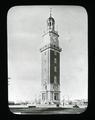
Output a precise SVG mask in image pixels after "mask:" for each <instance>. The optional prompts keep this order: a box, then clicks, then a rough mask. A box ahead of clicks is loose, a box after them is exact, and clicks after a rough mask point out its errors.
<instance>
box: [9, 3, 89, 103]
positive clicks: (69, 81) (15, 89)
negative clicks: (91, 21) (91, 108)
mask: <svg viewBox="0 0 95 120" xmlns="http://www.w3.org/2000/svg"><path fill="white" fill-rule="evenodd" d="M50 8H52V16H53V18H54V19H55V29H57V30H58V33H59V45H60V47H61V48H62V52H61V53H60V83H61V84H60V90H61V99H62V98H63V97H64V98H69V99H87V98H88V38H87V37H88V36H87V34H88V24H87V22H88V19H87V12H86V10H85V8H83V7H81V6H34V5H33V6H14V7H12V8H10V9H9V11H8V13H7V38H8V44H7V46H8V77H10V78H11V79H9V85H8V99H9V101H26V100H29V101H31V100H33V99H34V98H35V97H37V96H39V94H40V91H41V53H40V47H41V43H42V35H43V33H44V31H46V29H47V23H46V21H47V19H48V18H49V15H50ZM56 26H58V27H56Z"/></svg>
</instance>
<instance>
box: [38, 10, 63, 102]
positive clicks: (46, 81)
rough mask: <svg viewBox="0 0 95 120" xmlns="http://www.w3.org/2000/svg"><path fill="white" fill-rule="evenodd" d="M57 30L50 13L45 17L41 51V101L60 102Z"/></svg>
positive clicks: (59, 49)
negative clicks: (45, 24)
mask: <svg viewBox="0 0 95 120" xmlns="http://www.w3.org/2000/svg"><path fill="white" fill-rule="evenodd" d="M58 37H59V35H58V31H56V30H55V20H54V18H53V17H52V15H51V11H50V17H49V18H48V19H47V32H45V33H44V34H43V39H42V40H43V41H42V47H41V49H40V52H41V68H42V72H41V86H42V91H41V103H42V104H59V103H60V52H61V50H62V49H61V48H60V47H59V40H58Z"/></svg>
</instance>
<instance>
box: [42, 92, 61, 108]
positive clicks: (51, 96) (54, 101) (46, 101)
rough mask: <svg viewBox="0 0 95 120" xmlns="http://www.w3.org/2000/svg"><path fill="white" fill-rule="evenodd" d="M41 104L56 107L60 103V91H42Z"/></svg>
mask: <svg viewBox="0 0 95 120" xmlns="http://www.w3.org/2000/svg"><path fill="white" fill-rule="evenodd" d="M41 94H42V99H41V105H42V106H47V107H57V106H59V105H60V91H42V92H41Z"/></svg>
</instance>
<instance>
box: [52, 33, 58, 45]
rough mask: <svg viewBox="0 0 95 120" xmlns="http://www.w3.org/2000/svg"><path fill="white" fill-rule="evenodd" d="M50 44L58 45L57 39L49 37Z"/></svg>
mask: <svg viewBox="0 0 95 120" xmlns="http://www.w3.org/2000/svg"><path fill="white" fill-rule="evenodd" d="M51 43H52V44H53V45H56V46H57V45H58V39H57V36H55V35H53V36H52V37H51Z"/></svg>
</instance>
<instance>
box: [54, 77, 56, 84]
mask: <svg viewBox="0 0 95 120" xmlns="http://www.w3.org/2000/svg"><path fill="white" fill-rule="evenodd" d="M54 83H55V84H56V83H57V77H56V76H54Z"/></svg>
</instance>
